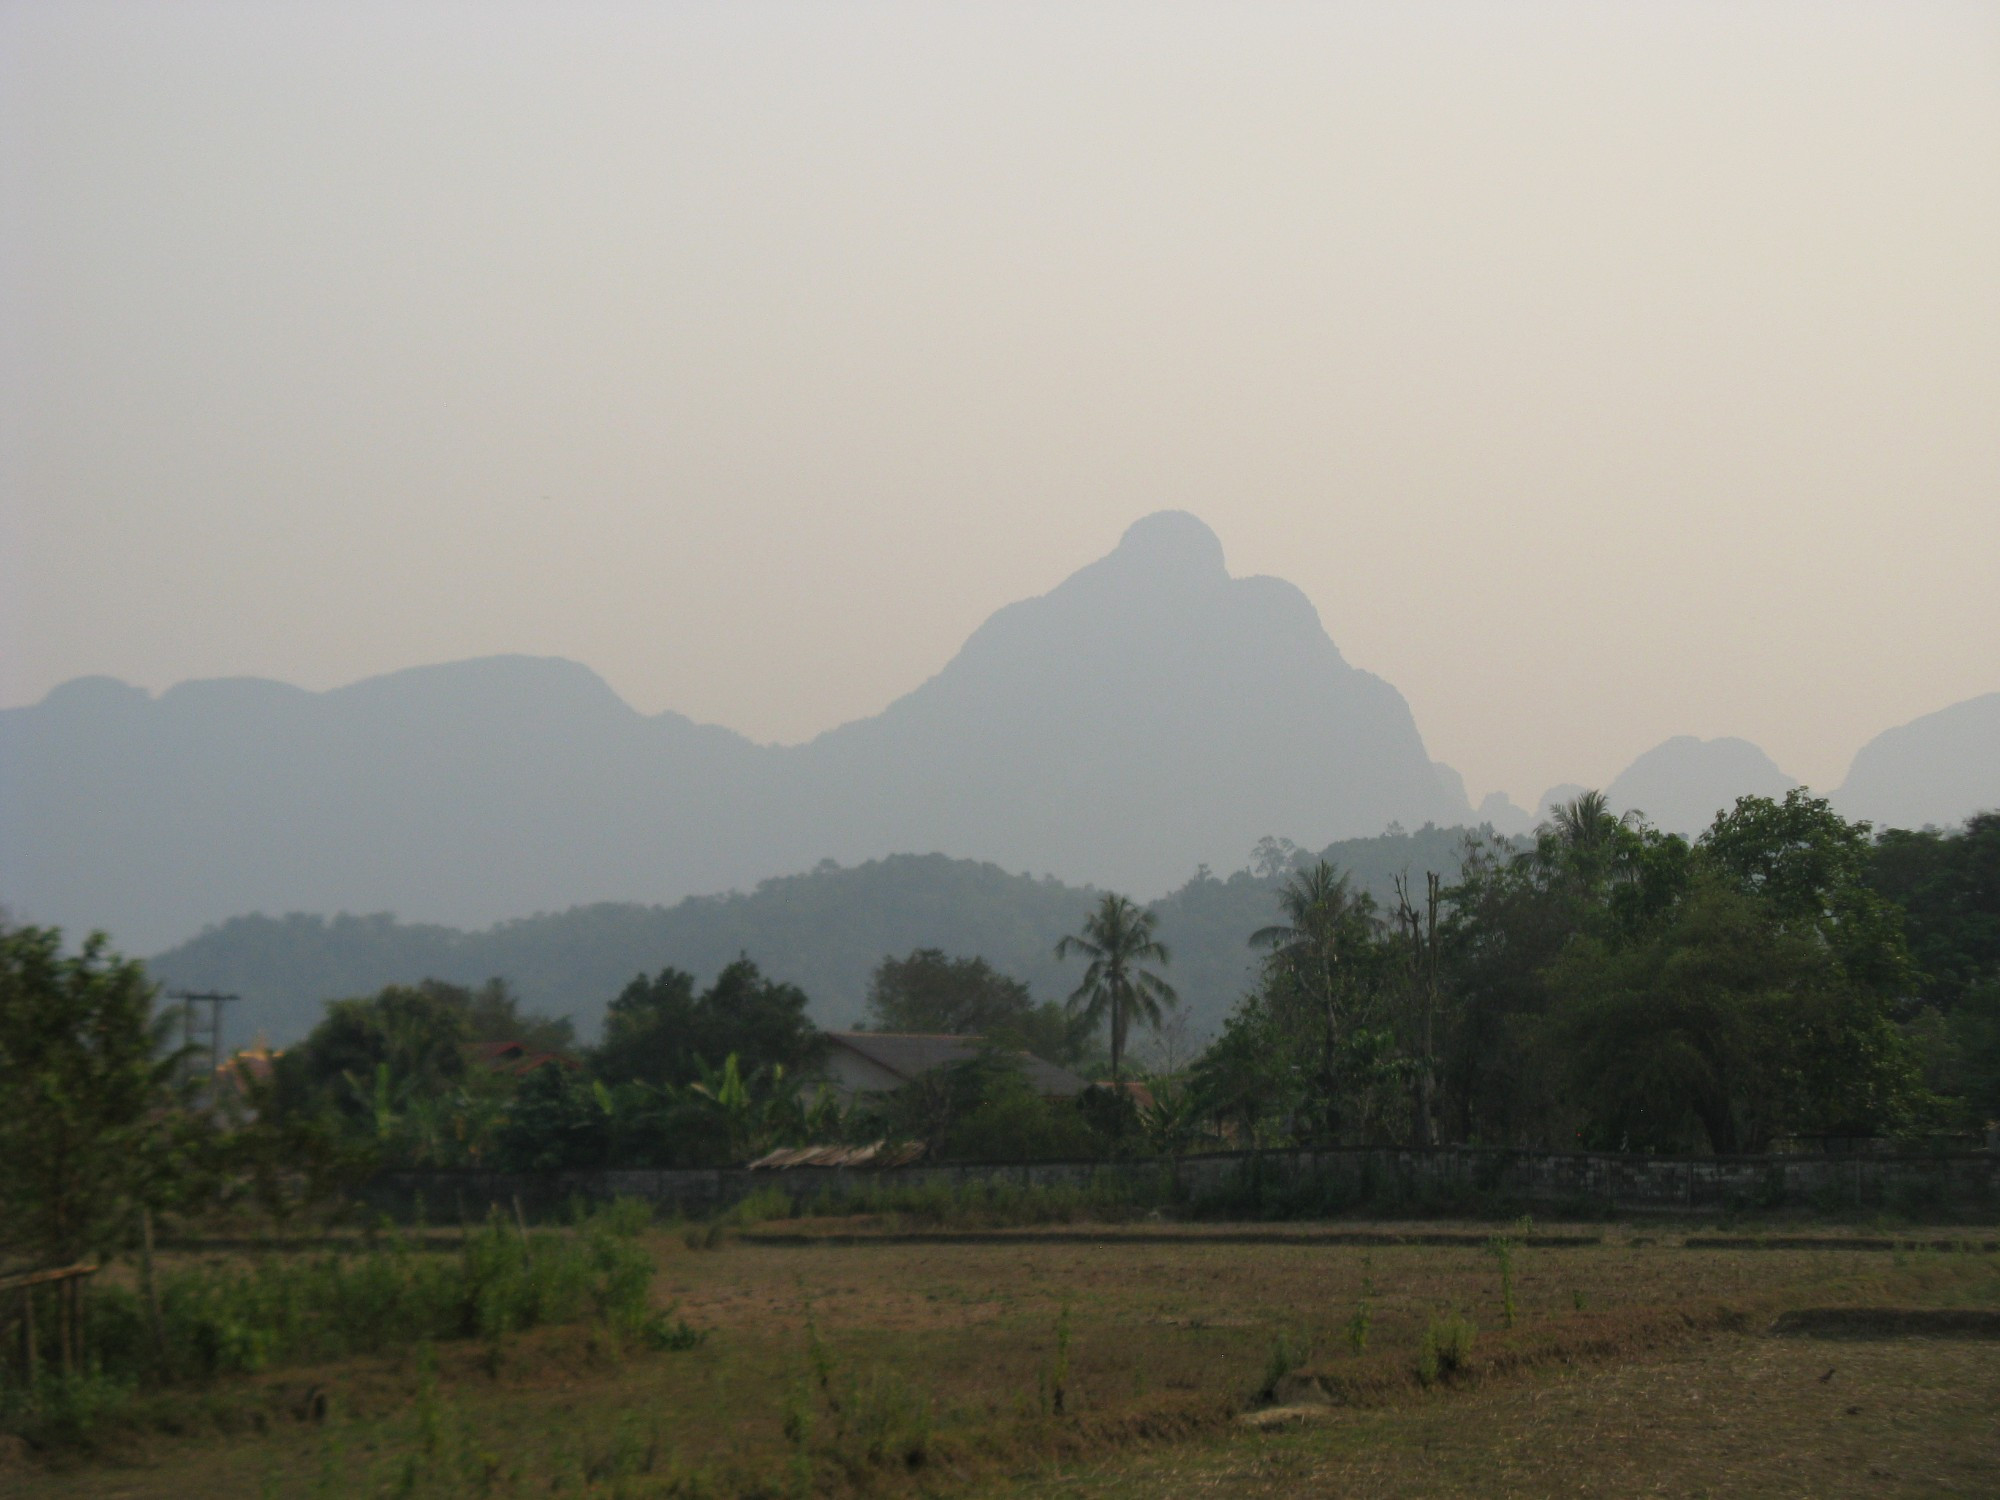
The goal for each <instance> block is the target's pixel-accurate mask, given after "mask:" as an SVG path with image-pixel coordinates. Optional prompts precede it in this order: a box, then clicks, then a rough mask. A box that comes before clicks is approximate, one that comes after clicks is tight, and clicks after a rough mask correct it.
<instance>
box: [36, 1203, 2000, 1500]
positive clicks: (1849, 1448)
mask: <svg viewBox="0 0 2000 1500" xmlns="http://www.w3.org/2000/svg"><path fill="white" fill-rule="evenodd" d="M1799 1233H1800V1232H1799V1231H1787V1236H1788V1237H1787V1238H1785V1239H1770V1240H1766V1241H1764V1242H1761V1243H1760V1242H1758V1241H1757V1240H1755V1239H1754V1238H1751V1237H1747V1236H1739V1237H1736V1238H1735V1239H1734V1240H1733V1241H1732V1242H1730V1243H1727V1244H1713V1243H1704V1242H1705V1241H1713V1240H1715V1239H1717V1238H1718V1237H1717V1236H1716V1235H1715V1234H1714V1232H1713V1231H1712V1230H1700V1231H1687V1232H1685V1233H1684V1232H1683V1231H1681V1230H1679V1229H1675V1228H1670V1227H1665V1226H1655V1225H1639V1226H1623V1227H1616V1226H1614V1227H1607V1226H1601V1225H1593V1226H1562V1225H1540V1224H1537V1225H1532V1226H1530V1225H1525V1224H1523V1225H1517V1226H1513V1227H1511V1228H1505V1229H1496V1227H1495V1226H1491V1225H1455V1224H1430V1225H1421V1226H1414V1225H1410V1224H1404V1223H1398V1224H1385V1225H1379V1226H1375V1225H1366V1224H1354V1223H1341V1224H1339V1225H1326V1226H1300V1225H1285V1226H1234V1227H1232V1226H1177V1225H1166V1224H1162V1225H1143V1226H1116V1227H1108V1228H1105V1227H1100V1228H1093V1227H1089V1226H1075V1227H1064V1228H1055V1229H1040V1230H1024V1231H1004V1230H1003V1231H993V1232H988V1233H980V1234H966V1233H951V1232H939V1233H936V1234H914V1233H903V1232H898V1230H897V1227H896V1226H895V1225H893V1224H888V1225H885V1224H882V1223H878V1222H876V1221H872V1220H858V1221H825V1220H818V1221H807V1222H798V1223H792V1222H780V1223H769V1224H765V1225H762V1226H759V1227H758V1228H756V1229H753V1230H750V1231H746V1232H745V1233H743V1234H740V1235H727V1236H723V1237H721V1238H720V1239H719V1240H718V1242H717V1243H716V1244H715V1245H714V1246H713V1247H712V1248H709V1247H700V1237H699V1236H695V1237H693V1238H694V1240H695V1242H696V1243H694V1244H690V1243H689V1238H690V1237H687V1236H683V1235H682V1234H679V1233H669V1232H665V1231H661V1232H656V1233H654V1234H652V1235H651V1236H649V1238H648V1240H647V1244H648V1245H649V1247H650V1249H651V1250H652V1252H653V1254H654V1255H655V1257H656V1259H657V1261H658V1264H659V1267H660V1269H659V1274H658V1276H657V1278H656V1280H655V1297H656V1300H657V1301H658V1302H659V1303H660V1304H661V1305H663V1306H664V1305H667V1304H669V1303H677V1304H678V1306H679V1311H680V1314H681V1315H682V1316H683V1317H685V1319H686V1320H687V1321H688V1322H689V1323H690V1324H692V1325H694V1326H696V1327H698V1328H700V1329H703V1330H705V1331H706V1332H707V1337H706V1339H705V1341H704V1342H703V1343H701V1345H700V1346H699V1347H696V1348H693V1349H686V1350H677V1351H665V1352H656V1351H651V1350H644V1349H639V1348H634V1347H619V1346H618V1344H617V1342H616V1341H615V1340H614V1339H613V1338H612V1337H611V1336H610V1335H608V1334H607V1333H605V1332H604V1331H602V1330H592V1329H589V1328H576V1327H572V1328H548V1329H541V1330H537V1331H535V1332H534V1333H532V1334H528V1335H522V1336H517V1337H514V1338H511V1339H503V1340H498V1341H464V1342H453V1343H443V1344H440V1345H438V1346H436V1348H435V1350H434V1351H422V1350H419V1351H415V1352H412V1353H408V1354H404V1355H400V1356H392V1357H372V1358H365V1359H354V1360H349V1361H344V1362H341V1363H339V1364H335V1365H326V1366H317V1367H313V1368H309V1369H298V1368H293V1369H280V1370H273V1371H270V1372H268V1373H266V1374H263V1375H259V1376H256V1377H247V1378H243V1379H240V1380H236V1381H225V1382H219V1383H218V1384H217V1385H216V1386H215V1387H213V1388H212V1389H209V1390H207V1391H202V1392H192V1393H189V1392H176V1393H173V1394H172V1395H171V1396H162V1397H159V1398H156V1399H154V1400H152V1401H151V1402H150V1403H149V1404H148V1405H147V1407H146V1414H147V1415H146V1421H145V1422H144V1424H143V1425H142V1426H140V1427H139V1428H137V1429H132V1428H122V1429H120V1430H117V1431H113V1432H110V1433H108V1434H106V1435H105V1437H104V1438H103V1439H102V1440H101V1442H100V1444H99V1446H98V1448H97V1450H96V1451H95V1452H93V1453H88V1454H77V1455H72V1456H69V1457H66V1458H64V1459H62V1460H60V1461H58V1462H54V1463H50V1462H46V1461H45V1460H44V1459H42V1458H40V1457H37V1456H33V1455H27V1454H23V1453H20V1452H18V1451H16V1452H12V1453H6V1454H0V1495H10V1496H11V1495H34V1496H47V1497H52V1500H53V1497H83V1496H90V1497H107V1500H109V1497H132V1500H138V1497H155V1496H158V1497H166V1496H187V1495H203V1496H215V1497H233V1496H244V1497H253V1496H254V1497H264V1496H272V1497H279V1496H334V1495H374V1494H383V1495H525V1494H530V1493H532V1494H537V1495H541V1494H550V1493H568V1494H586V1493H587V1494H603V1495H631V1496H640V1495H652V1494H661V1495H665V1494H690V1495H693V1494H706V1495H715V1496H732V1495H753V1494H769V1495H782V1494H811V1493H840V1492H848V1491H851V1492H885V1493H940V1494H942V1493H978V1494H1002V1493H1024V1494H1035V1495H1055V1494H1062V1495H1078V1496H1106V1497H1109V1496H1126V1495H1133V1496H1136V1495H1142V1494H1143V1495H1163V1494H1169V1495H1170V1494H1214V1493H1226V1494H1232V1495H1234V1494H1245V1495H1273V1496H1275V1495H1292V1494H1326V1493H1338V1494H1343V1495H1345V1494H1355V1495H1383V1496H1388V1495H1405V1494H1408V1495H1415V1494H1419V1493H1421V1494H1468V1495H1472V1494H1477V1495H1555V1494H1572V1493H1573V1494H1621V1495H1622V1494H1632V1495H1645V1494H1673V1495H1694V1494H1704V1493H1705V1494H1716V1495H1721V1494H1731V1495H1736V1494H1740V1495H1753V1494H1754V1495H1774V1494H1796V1495H1845V1494H1856V1495H1860V1494H1868V1495H1875V1494H1883V1495H1913V1494H1966V1495H1994V1494H2000V1415H1996V1414H2000V1339H1996V1338H1995V1337H1993V1336H1992V1330H1991V1329H1990V1327H1988V1326H1987V1325H1988V1324H1990V1323H1992V1322H1994V1321H1996V1320H2000V1253H1995V1252H1994V1251H1992V1250H1991V1249H1989V1248H1985V1247H1986V1246H1988V1245H1990V1243H1991V1242H1992V1241H1993V1240H1994V1239H1995V1238H1996V1235H1995V1233H1994V1232H1993V1231H1990V1230H1977V1231H1967V1230H1952V1231H1946V1232H1944V1235H1945V1237H1944V1238H1942V1239H1940V1238H1938V1237H1937V1236H1936V1235H1932V1234H1929V1233H1926V1234H1925V1235H1924V1236H1923V1238H1925V1239H1927V1240H1931V1241H1933V1242H1934V1243H1932V1244H1930V1245H1928V1246H1926V1247H1923V1248H1909V1247H1905V1248H1882V1247H1881V1246H1882V1245H1883V1241H1882V1239H1881V1237H1880V1236H1875V1235H1870V1234H1867V1233H1864V1232H1861V1231H1847V1230H1841V1229H1834V1228H1828V1229H1823V1230H1816V1231H1811V1232H1809V1233H1806V1234H1805V1235H1804V1238H1805V1239H1806V1240H1808V1241H1810V1242H1812V1243H1810V1245H1809V1246H1808V1245H1801V1244H1798V1243H1796V1237H1797V1236H1798V1235H1799ZM1496 1235H1502V1236H1504V1237H1505V1238H1506V1239H1507V1240H1508V1242H1509V1243H1508V1248H1507V1249H1506V1250H1505V1251H1504V1252H1503V1251H1501V1250H1499V1249H1497V1248H1496V1247H1495V1246H1494V1245H1493V1244H1492V1243H1491V1241H1492V1240H1493V1238H1494V1237H1495V1236H1496ZM1722 1238H1725V1239H1727V1238H1729V1237H1722ZM1912 1238H1915V1236H1912ZM1690 1239H1692V1240H1693V1241H1694V1243H1693V1244H1692V1245H1690V1244H1689V1243H1688V1241H1689V1240H1690ZM1510 1303H1511V1326H1509V1324H1510V1312H1509V1304H1510ZM1804 1309H1856V1310H1891V1309H1893V1310H1903V1311H1905V1312H1915V1313H1918V1314H1924V1315H1933V1316H1932V1322H1933V1323H1935V1325H1936V1326H1935V1327H1932V1326H1931V1324H1927V1323H1926V1322H1925V1320H1924V1317H1918V1318H1917V1319H1916V1320H1915V1321H1914V1322H1912V1321H1911V1320H1910V1319H1908V1318H1905V1319H1904V1320H1903V1321H1902V1322H1897V1321H1894V1320H1891V1319H1886V1318H1885V1317H1884V1316H1883V1315H1882V1314H1881V1313H1880V1312H1879V1311H1864V1312H1863V1314H1862V1315H1861V1316H1860V1317H1859V1319H1858V1321H1853V1322H1852V1323H1851V1326H1845V1327H1831V1328H1829V1327H1826V1326H1820V1325H1812V1326H1810V1327H1809V1328H1808V1330H1807V1332H1806V1333H1803V1334H1798V1333H1794V1334H1776V1335H1774V1334H1773V1333H1772V1332H1771V1331H1770V1330H1771V1329H1772V1327H1773V1325H1774V1323H1777V1322H1778V1321H1779V1320H1780V1318H1781V1317H1782V1316H1783V1315H1785V1314H1788V1313H1791V1314H1796V1313H1798V1312H1799V1311H1800V1310H1804ZM1938 1314H1944V1315H1947V1316H1944V1317H1942V1318H1937V1317H1935V1316H1934V1315H1938ZM1454 1318H1456V1319H1462V1320H1464V1321H1465V1322H1467V1323H1469V1324H1470V1325H1471V1326H1472V1328H1473V1330H1474V1331H1473V1332H1472V1334H1471V1341H1470V1345H1469V1348H1466V1349H1464V1350H1462V1351H1461V1352H1462V1358H1461V1359H1460V1361H1459V1364H1458V1368H1457V1369H1455V1370H1454V1369H1452V1368H1451V1359H1450V1351H1448V1352H1447V1356H1446V1358H1445V1359H1444V1360H1443V1361H1442V1363H1441V1365H1439V1367H1438V1368H1435V1369H1431V1368H1428V1366H1427V1361H1426V1360H1425V1358H1424V1355H1423V1352H1422V1351H1423V1346H1424V1344H1425V1341H1426V1336H1427V1334H1432V1333H1434V1330H1435V1329H1436V1328H1438V1327H1442V1326H1445V1325H1446V1324H1447V1323H1448V1322H1449V1321H1450V1320H1452V1319H1454ZM1795 1321H1796V1320H1795ZM1807 1321H1808V1323H1809V1324H1810V1323H1811V1320H1807ZM1836 1321H1837V1320H1836ZM1824 1322H1825V1320H1824V1319H1823V1320H1822V1323H1824ZM1829 1335H1833V1336H1829ZM1447 1342H1448V1341H1447ZM1433 1343H1435V1338H1433ZM1428 1363H1429V1364H1437V1363H1438V1362H1437V1361H1436V1360H1435V1359H1433V1360H1432V1361H1430V1362H1428ZM1260 1413H1261V1415H1259V1414H1260ZM1251 1421H1260V1422H1262V1423H1263V1424H1265V1425H1263V1426H1262V1427H1253V1426H1252V1425H1250V1422H1251Z"/></svg>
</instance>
